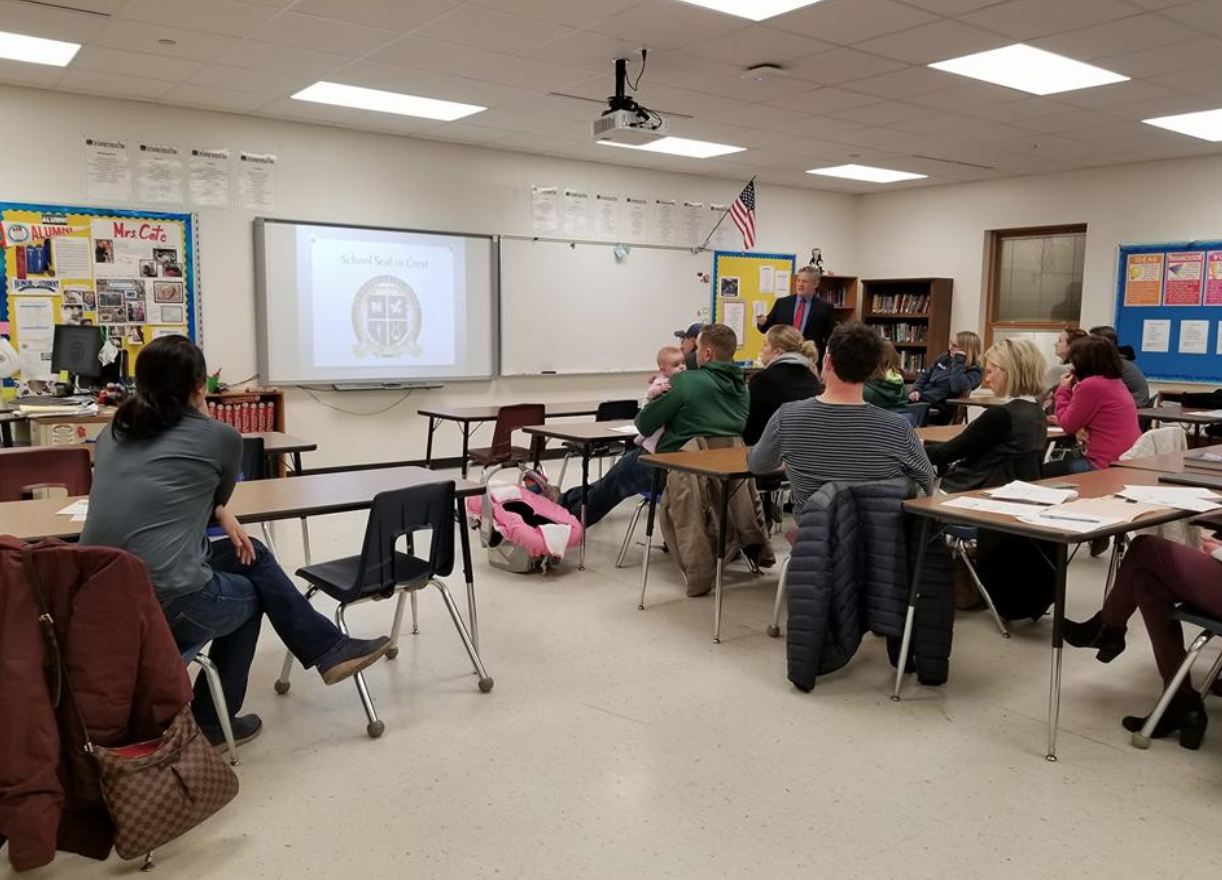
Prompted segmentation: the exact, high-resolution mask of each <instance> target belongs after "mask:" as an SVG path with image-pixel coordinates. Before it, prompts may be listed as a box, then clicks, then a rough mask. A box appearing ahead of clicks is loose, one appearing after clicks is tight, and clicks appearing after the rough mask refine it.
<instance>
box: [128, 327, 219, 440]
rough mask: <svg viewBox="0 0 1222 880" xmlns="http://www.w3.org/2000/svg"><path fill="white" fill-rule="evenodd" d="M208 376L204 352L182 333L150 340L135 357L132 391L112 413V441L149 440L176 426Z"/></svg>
mask: <svg viewBox="0 0 1222 880" xmlns="http://www.w3.org/2000/svg"><path fill="white" fill-rule="evenodd" d="M207 377H208V368H207V366H206V364H205V362H204V353H203V352H202V351H200V350H199V348H198V347H197V346H196V345H195V343H193V342H192V341H191V340H189V339H187V338H186V337H185V336H165V337H162V338H161V339H154V340H153V341H152V342H150V343H149V344H148V345H146V346H145V347H144V350H143V351H141V352H140V356H139V357H137V358H136V391H135V393H134V394H133V395H132V396H131V397H129V398H128V399H127V400H125V401H124V402H123V404H122V405H121V406H120V407H119V409H118V410H117V411H116V412H115V417H114V421H113V422H111V426H110V430H111V433H112V435H113V436H114V438H115V439H116V440H128V439H131V440H151V439H152V438H154V437H156V436H157V435H158V434H161V433H162V432H163V431H167V430H169V429H170V428H172V427H174V426H175V425H177V424H178V423H179V422H180V421H181V420H182V417H183V415H184V414H185V413H186V412H187V410H188V409H189V408H190V405H191V395H193V394H194V393H195V390H196V389H197V388H199V387H200V385H201V384H203V383H204V382H205V381H206V380H207Z"/></svg>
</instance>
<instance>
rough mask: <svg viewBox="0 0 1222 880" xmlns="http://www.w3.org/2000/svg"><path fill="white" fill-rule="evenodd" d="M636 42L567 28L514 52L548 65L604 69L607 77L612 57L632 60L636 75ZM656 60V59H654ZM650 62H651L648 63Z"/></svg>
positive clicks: (637, 63)
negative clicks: (568, 30)
mask: <svg viewBox="0 0 1222 880" xmlns="http://www.w3.org/2000/svg"><path fill="white" fill-rule="evenodd" d="M640 48H641V46H640V44H639V43H634V42H632V41H630V40H624V39H620V38H619V37H609V36H607V35H606V34H592V33H589V32H588V31H570V32H569V33H567V34H565V35H564V36H562V37H559V38H558V39H555V40H552V41H551V42H548V43H544V44H543V45H541V46H536V47H535V48H534V49H530V50H528V51H526V52H518V53H516V54H519V55H523V56H525V57H527V58H534V59H535V60H537V61H546V62H548V63H549V64H564V65H567V66H569V67H581V68H584V69H586V70H590V71H606V72H607V75H608V76H610V75H611V72H612V71H613V70H614V62H615V59H616V58H631V59H633V61H632V64H631V65H630V68H629V69H630V72H632V73H633V75H634V76H635V75H636V71H637V70H638V69H639V66H640ZM655 60H656V59H655ZM649 63H650V64H652V63H653V61H650V62H649Z"/></svg>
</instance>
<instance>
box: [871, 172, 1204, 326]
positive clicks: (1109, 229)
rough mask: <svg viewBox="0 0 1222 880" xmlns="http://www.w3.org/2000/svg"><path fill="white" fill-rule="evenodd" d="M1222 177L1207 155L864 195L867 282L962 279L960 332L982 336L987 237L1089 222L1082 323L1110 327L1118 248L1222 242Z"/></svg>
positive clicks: (955, 321) (957, 303) (957, 308)
mask: <svg viewBox="0 0 1222 880" xmlns="http://www.w3.org/2000/svg"><path fill="white" fill-rule="evenodd" d="M1220 176H1222V156H1207V157H1200V158H1191V159H1178V160H1169V161H1165V162H1149V163H1145V164H1141V165H1126V166H1119V167H1113V168H1099V169H1090V170H1085V171H1077V172H1070V173H1064V174H1049V175H1040V176H1032V177H1017V178H1011V179H1007V180H1001V181H989V182H983V183H971V184H960V185H955V186H940V187H934V188H930V189H917V190H908V191H903V192H895V193H883V194H879V195H870V196H864V197H862V198H861V199H860V200H859V202H858V211H857V233H858V242H857V253H858V266H859V268H860V271H861V272H862V275H863V277H867V278H886V277H889V276H917V277H923V276H927V275H928V276H944V277H949V278H953V279H954V280H955V293H954V308H953V310H952V318H951V322H952V331H953V330H978V331H979V330H983V326H984V319H985V308H984V291H985V290H986V289H987V287H986V283H985V277H984V276H985V273H986V271H987V270H986V253H985V246H986V233H987V231H988V230H992V229H1008V228H1015V227H1023V226H1052V225H1061V224H1070V223H1085V224H1086V227H1087V228H1086V264H1085V269H1084V276H1083V285H1082V323H1083V324H1084V325H1086V326H1090V325H1092V324H1110V323H1112V318H1113V313H1114V306H1115V297H1116V260H1117V248H1118V247H1119V246H1120V245H1122V244H1132V243H1153V242H1164V241H1166V242H1170V241H1184V240H1191V239H1210V238H1220V237H1222V212H1219V210H1218V206H1217V200H1216V199H1215V198H1214V197H1213V195H1212V190H1211V187H1210V181H1215V180H1218V179H1219V177H1220Z"/></svg>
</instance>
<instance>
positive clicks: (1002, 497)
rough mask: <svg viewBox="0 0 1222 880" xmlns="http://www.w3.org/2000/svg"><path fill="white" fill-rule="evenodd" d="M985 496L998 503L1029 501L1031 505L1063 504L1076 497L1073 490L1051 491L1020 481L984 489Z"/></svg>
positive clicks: (1050, 489) (1048, 488)
mask: <svg viewBox="0 0 1222 880" xmlns="http://www.w3.org/2000/svg"><path fill="white" fill-rule="evenodd" d="M985 494H986V495H991V496H992V497H994V498H996V499H998V500H999V501H1030V502H1032V503H1033V504H1064V503H1065V502H1066V501H1072V500H1073V499H1075V498H1077V497H1078V493H1077V492H1075V491H1074V490H1073V489H1053V488H1051V487H1049V486H1037V485H1036V484H1035V483H1026V482H1024V481H1022V480H1013V481H1011V482H1009V483H1006V484H1005V485H1004V486H999V487H997V488H996V489H986V490H985Z"/></svg>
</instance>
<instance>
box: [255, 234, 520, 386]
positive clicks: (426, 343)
mask: <svg viewBox="0 0 1222 880" xmlns="http://www.w3.org/2000/svg"><path fill="white" fill-rule="evenodd" d="M496 272H497V258H496V247H495V243H494V241H493V238H492V237H491V236H479V235H456V234H452V233H443V232H416V231H408V230H397V229H380V228H371V227H365V226H335V225H328V224H322V223H303V222H299V221H289V220H274V219H269V218H259V219H257V220H256V221H255V283H256V292H257V315H258V324H259V344H260V349H259V369H260V373H261V375H262V377H263V381H265V382H268V383H270V384H273V385H344V384H353V385H362V384H367V383H368V384H393V383H411V382H436V381H439V380H448V379H487V378H490V377H491V376H492V375H493V374H494V373H495V369H496V365H497V351H496V334H495V332H494V328H495V327H496V318H497V316H496V308H497V298H496V295H495V291H496V289H497V284H496Z"/></svg>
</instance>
